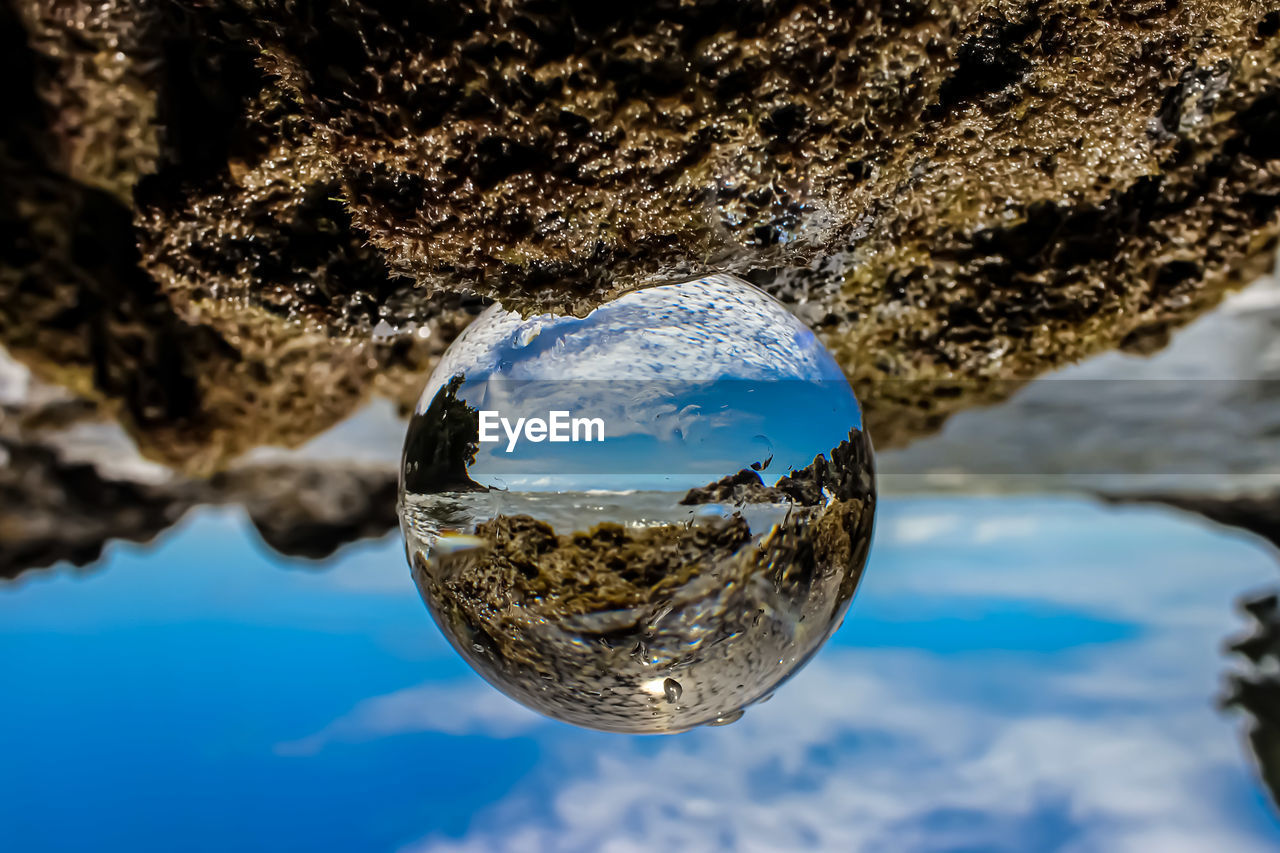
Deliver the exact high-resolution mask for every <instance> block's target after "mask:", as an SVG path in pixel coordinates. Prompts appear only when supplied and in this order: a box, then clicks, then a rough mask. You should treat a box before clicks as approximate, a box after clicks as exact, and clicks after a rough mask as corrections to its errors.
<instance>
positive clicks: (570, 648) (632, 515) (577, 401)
mask: <svg viewBox="0 0 1280 853" xmlns="http://www.w3.org/2000/svg"><path fill="white" fill-rule="evenodd" d="M874 508H875V487H874V477H873V471H872V457H871V448H870V444H869V442H868V441H867V438H866V436H865V435H864V434H863V432H862V430H861V416H860V413H859V410H858V405H857V401H856V400H855V399H854V396H853V393H852V391H851V390H850V388H849V385H848V382H847V381H846V380H845V378H844V376H843V374H842V373H841V371H840V370H839V368H838V367H837V366H836V365H835V363H834V362H833V361H832V359H831V357H830V355H829V354H828V353H827V352H826V351H825V350H824V349H823V348H822V346H821V344H820V343H819V342H818V341H817V340H816V338H815V337H814V336H813V334H812V332H810V331H809V330H808V329H807V328H805V327H804V326H803V324H801V323H800V322H799V321H798V320H796V319H795V318H794V317H793V316H792V315H791V314H789V313H788V312H787V311H786V310H785V309H784V308H782V306H781V305H779V304H778V303H777V302H775V301H774V300H772V299H771V298H770V297H768V296H767V295H765V294H763V293H761V292H760V291H758V290H756V289H755V288H753V287H751V286H750V285H748V284H746V283H745V282H742V281H741V280H739V279H736V278H733V277H731V276H712V277H708V278H704V279H699V280H697V281H691V282H685V283H682V284H674V285H662V286H656V287H650V288H645V289H642V290H637V291H633V292H631V293H628V294H626V295H624V296H622V297H620V298H619V299H617V300H615V301H614V302H611V303H608V304H606V305H604V306H601V307H600V308H598V309H597V310H596V311H594V312H593V313H592V314H590V315H588V316H587V317H585V318H574V317H553V316H548V315H544V316H538V317H532V318H521V317H520V316H519V315H516V314H513V313H511V312H507V311H504V310H502V309H501V308H499V307H497V306H495V307H493V308H490V309H489V310H488V311H486V312H485V313H484V314H483V315H481V317H479V318H478V319H477V320H476V322H475V323H473V324H472V325H471V326H470V327H469V328H468V329H467V331H466V332H465V333H464V334H463V335H462V336H461V337H460V338H459V339H458V340H457V341H456V342H455V343H454V345H453V347H451V348H450V350H449V352H448V353H446V354H445V356H444V358H443V360H442V361H441V364H440V366H439V367H438V369H437V370H436V372H435V374H434V375H433V376H432V378H431V380H430V381H429V383H428V385H427V388H426V390H425V392H424V394H423V396H422V399H421V401H420V402H419V406H418V410H417V412H416V413H415V415H414V416H413V419H412V421H411V424H410V429H409V434H408V436H407V438H406V444H405V453H404V459H403V465H402V477H401V501H400V513H401V522H402V526H403V529H404V532H405V536H406V543H407V548H408V554H409V559H410V562H411V564H412V566H413V574H414V579H415V581H416V583H417V584H418V586H419V589H420V590H421V592H422V596H423V599H424V600H425V601H426V603H427V605H428V607H429V608H430V610H431V612H432V614H433V616H434V617H435V618H436V620H437V622H438V623H439V624H440V626H441V628H442V630H443V631H444V633H445V635H446V636H447V637H448V638H449V640H450V642H451V643H453V645H454V646H455V647H456V648H457V649H458V651H459V652H460V653H461V654H462V655H463V656H464V657H465V658H466V659H467V660H468V662H469V663H470V664H471V665H472V666H473V667H475V668H476V670H477V671H478V672H480V674H481V675H483V676H484V677H485V678H486V679H488V680H489V681H490V682H491V683H493V684H494V685H495V686H496V687H498V688H499V689H500V690H502V691H504V692H506V693H507V694H508V695H510V696H512V697H513V698H515V699H517V700H519V701H521V702H523V703H525V704H526V705H529V706H531V707H533V708H535V709H536V710H538V711H541V712H543V713H545V714H548V715H549V716H552V717H556V718H558V719H562V720H565V721H568V722H571V723H575V724H578V725H583V726H588V727H592V728H599V729H606V730H610V731H622V732H671V731H680V730H683V729H687V728H690V727H692V726H697V725H704V724H715V723H721V724H723V723H727V722H732V721H733V720H734V719H736V718H737V717H738V716H741V710H742V709H743V708H744V707H745V706H747V705H749V704H751V703H752V702H755V701H759V700H761V699H763V698H767V696H768V695H769V694H770V693H771V692H772V691H773V690H774V689H775V688H776V687H777V685H778V684H779V683H781V682H782V681H783V680H785V679H786V678H787V677H788V676H790V675H792V674H793V673H794V672H795V671H796V670H797V669H798V668H799V667H800V666H802V665H803V664H804V662H805V661H806V660H808V658H809V657H811V656H812V655H813V654H814V653H815V652H816V651H817V649H818V648H819V647H820V646H821V645H822V643H823V642H824V641H825V640H826V638H827V637H828V636H829V635H830V634H831V632H832V631H833V630H834V629H835V627H836V626H837V625H838V624H839V622H840V620H841V618H842V616H843V614H844V611H845V610H846V609H847V607H848V605H849V601H850V599H851V598H852V596H853V593H854V590H855V588H856V586H857V583H858V581H859V579H860V577H861V574H862V569H863V566H864V564H865V561H866V556H867V549H868V546H869V544H870V538H871V528H872V519H873V516H874Z"/></svg>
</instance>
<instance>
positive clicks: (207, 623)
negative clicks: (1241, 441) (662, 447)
mask: <svg viewBox="0 0 1280 853" xmlns="http://www.w3.org/2000/svg"><path fill="white" fill-rule="evenodd" d="M1277 577H1278V575H1277V572H1276V561H1275V558H1274V556H1273V555H1272V554H1271V553H1269V552H1268V551H1266V550H1265V549H1263V548H1262V547H1261V546H1259V545H1257V544H1255V543H1254V542H1252V541H1250V540H1248V539H1246V538H1242V537H1240V536H1237V535H1234V534H1230V533H1224V532H1222V531H1220V530H1217V529H1213V528H1209V527H1206V526H1204V525H1202V524H1200V523H1197V522H1195V521H1193V520H1191V519H1189V518H1188V517H1186V516H1181V515H1177V514H1174V513H1170V512H1166V511H1162V510H1158V509H1149V508H1112V507H1102V506H1098V505H1095V504H1093V503H1090V502H1087V501H1080V500H1070V499H1048V498H1046V499H1034V498H1018V499H1012V498H1010V499H994V498H983V499H978V498H918V499H899V500H890V501H885V502H883V503H882V511H881V516H880V519H879V522H878V527H877V541H876V544H875V546H874V547H873V549H872V557H871V561H870V564H869V566H868V569H867V573H866V576H865V580H864V583H863V586H862V588H861V590H860V591H859V594H858V598H857V600H856V601H855V602H854V604H853V607H852V609H851V610H850V612H849V615H848V617H847V620H846V623H845V625H844V627H843V628H842V629H841V630H840V631H839V632H838V633H837V634H836V636H835V637H834V638H833V641H832V642H831V644H830V645H829V646H828V647H827V648H826V649H825V650H824V651H823V652H822V653H821V654H819V655H818V657H817V659H816V660H815V661H814V662H813V663H812V664H811V665H810V666H809V667H808V668H807V669H806V670H805V671H804V672H802V673H801V674H800V675H799V676H798V677H797V678H796V679H794V680H793V681H791V682H789V683H788V684H786V685H784V686H783V687H782V688H781V689H780V690H779V691H778V693H777V695H776V696H775V697H774V698H773V699H772V700H771V701H769V702H768V703H766V704H763V705H759V706H756V707H753V708H751V709H748V713H747V714H746V716H745V717H744V718H743V719H742V720H741V721H740V722H738V723H735V724H734V725H731V726H727V727H724V728H716V729H706V730H701V731H695V732H692V733H689V734H686V735H680V736H675V737H665V738H629V737H621V736H615V735H605V734H599V733H593V732H586V731H580V730H576V729H573V728H571V727H569V726H565V725H563V724H559V723H554V722H551V721H547V720H544V719H542V718H540V717H538V716H536V715H534V714H533V713H531V712H529V711H526V710H525V709H523V708H521V707H520V706H518V705H516V704H515V703H513V702H510V701H509V700H507V699H506V698H505V697H503V696H501V695H500V694H498V693H496V692H495V691H493V690H492V689H491V688H489V687H488V686H487V685H485V684H484V683H483V682H481V681H480V680H479V679H478V678H477V677H476V676H474V675H473V674H472V673H471V672H470V671H469V670H468V669H467V668H466V666H465V665H464V664H462V663H461V661H459V660H458V659H457V657H456V656H455V655H454V653H453V652H452V650H451V649H450V648H449V647H448V645H447V644H446V643H445V641H444V640H443V638H442V637H441V636H440V634H439V632H438V631H437V630H436V629H435V627H434V625H432V624H431V622H430V619H429V617H428V616H427V613H426V611H425V608H424V607H423V606H422V604H421V602H420V601H419V600H418V598H417V593H416V591H415V590H414V588H413V585H412V583H411V582H410V581H409V578H408V572H407V568H406V567H405V565H404V556H403V547H402V545H401V544H400V543H399V542H398V541H397V540H396V539H395V538H394V537H388V538H387V539H385V540H382V541H379V542H376V543H370V544H366V545H362V546H358V547H356V548H353V549H350V550H348V551H346V552H344V553H343V554H342V555H340V556H339V557H338V558H337V559H336V560H334V561H331V562H329V563H326V564H322V565H321V566H318V567H317V566H314V565H312V564H302V563H282V562H280V561H278V560H277V559H274V558H272V557H271V556H269V555H268V554H267V553H266V552H265V551H264V550H263V549H262V548H261V546H260V545H258V543H257V542H256V540H255V539H254V537H253V534H252V533H251V532H250V531H248V530H247V529H246V526H245V525H244V524H243V522H242V520H241V519H240V518H239V517H238V516H236V515H234V514H229V513H223V512H201V513H198V514H196V515H193V516H192V517H190V518H189V519H188V520H187V521H186V522H185V523H184V524H183V525H182V526H181V527H180V528H179V529H177V530H175V531H172V532H171V533H170V534H168V535H167V536H165V537H164V538H163V539H162V540H161V541H160V542H159V543H158V544H156V545H155V546H154V547H151V548H139V547H135V546H124V547H118V548H115V549H113V550H112V551H111V552H110V554H109V556H108V559H107V560H106V561H105V562H104V563H103V564H102V565H100V566H99V567H97V568H96V569H93V570H90V571H87V572H76V571H74V570H71V569H63V570H58V571H54V572H43V573H32V574H30V575H28V576H27V577H26V578H24V579H23V580H22V581H20V582H17V583H14V584H9V585H4V586H0V680H2V682H0V683H3V684H4V685H5V696H6V699H7V700H8V701H6V702H4V703H0V756H2V758H0V790H3V791H4V792H5V793H4V796H3V797H0V846H3V847H4V848H5V849H13V850H22V851H61V850H67V851H70V850H75V851H81V850H86V849H94V850H108V851H110V850H129V851H150V850H156V851H160V850H164V851H170V850H174V849H182V850H192V851H201V850H219V851H224V850H227V849H239V850H271V851H289V850H335V851H352V850H361V851H364V850H370V851H383V850H385V851H423V853H426V851H431V853H436V851H449V850H455V851H456V850H475V851H489V850H495V851H500V850H513V851H514V850H584V851H586V850H603V849H608V850H617V851H626V850H633V849H634V850H641V849H643V850H646V851H652V850H654V849H668V848H673V849H717V848H719V849H735V850H776V849H820V850H870V851H875V850H893V851H912V850H922V851H930V850H963V849H984V850H985V849H1011V850H1025V849H1061V850H1095V849H1107V850H1126V849H1132V850H1147V849H1160V850H1172V849H1183V850H1200V849H1231V850H1236V851H1246V850H1251V849H1268V848H1272V847H1274V846H1275V845H1276V843H1277V842H1280V826H1278V825H1277V821H1276V820H1275V818H1274V817H1273V816H1272V815H1271V813H1270V811H1269V809H1268V807H1267V806H1266V804H1265V798H1264V796H1263V794H1262V793H1261V792H1260V790H1259V787H1258V785H1257V784H1256V782H1255V781H1254V778H1253V775H1252V770H1251V768H1250V766H1249V764H1248V761H1247V758H1246V755H1245V753H1244V751H1243V745H1242V743H1241V723H1240V721H1239V720H1238V719H1237V718H1234V717H1231V716H1224V715H1222V714H1220V713H1219V712H1217V711H1216V710H1215V708H1214V706H1213V702H1214V698H1215V696H1216V694H1217V692H1218V690H1219V686H1220V679H1221V675H1222V673H1223V671H1224V669H1225V668H1226V667H1227V666H1228V665H1229V664H1228V662H1227V661H1225V660H1224V659H1223V658H1222V657H1221V653H1220V648H1221V644H1222V642H1223V640H1224V638H1226V637H1227V636H1229V635H1231V634H1232V633H1234V632H1237V631H1239V630H1240V629H1241V627H1242V622H1241V620H1240V618H1239V617H1238V616H1237V614H1236V613H1235V611H1234V610H1233V601H1234V600H1235V599H1236V598H1237V597H1238V596H1239V595H1241V594H1243V593H1245V592H1248V591H1250V590H1252V589H1257V588H1260V587H1263V586H1266V585H1268V584H1271V583H1274V582H1275V581H1276V580H1277Z"/></svg>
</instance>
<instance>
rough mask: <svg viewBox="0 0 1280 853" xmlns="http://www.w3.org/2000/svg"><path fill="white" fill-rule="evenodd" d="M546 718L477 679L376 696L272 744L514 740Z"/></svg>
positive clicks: (293, 751) (307, 746)
mask: <svg viewBox="0 0 1280 853" xmlns="http://www.w3.org/2000/svg"><path fill="white" fill-rule="evenodd" d="M545 723H546V720H545V718H543V717H541V716H539V715H538V714H535V713H534V712H533V711H530V710H529V709H528V708H525V707H524V706H523V705H519V704H517V703H516V702H513V701H512V700H510V699H508V698H507V697H506V696H503V695H502V694H501V693H499V692H497V691H496V690H493V689H492V688H490V687H489V686H488V685H486V684H483V683H481V682H479V681H478V680H477V681H470V680H468V681H466V682H462V683H459V684H454V685H450V684H426V685H422V686H419V687H410V688H407V689H404V690H398V691H396V692H395V693H389V694H387V695H385V696H375V697H373V698H372V699H366V700H364V701H363V702H361V703H360V704H358V705H356V707H354V708H353V709H351V711H350V712H348V713H347V714H344V715H343V716H341V717H339V718H338V719H337V720H334V721H333V722H332V723H330V724H329V725H328V726H326V727H325V728H324V729H322V730H321V731H319V732H317V733H315V734H313V735H310V736H308V737H304V738H302V739H300V740H295V741H287V742H285V743H281V744H278V745H277V746H276V752H277V753H279V754H281V755H314V754H315V753H317V752H319V751H320V750H321V749H323V748H324V747H326V746H328V745H329V744H332V743H359V742H363V741H369V740H375V739H377V738H379V737H386V736H389V735H399V734H409V733H413V732H441V733H443V734H451V735H464V734H473V733H482V734H484V735H487V736H489V737H500V738H505V737H514V736H516V735H519V734H523V733H525V732H527V731H529V730H531V729H533V728H536V727H538V726H540V725H543V724H545Z"/></svg>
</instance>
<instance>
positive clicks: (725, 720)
mask: <svg viewBox="0 0 1280 853" xmlns="http://www.w3.org/2000/svg"><path fill="white" fill-rule="evenodd" d="M742 714H743V711H742V709H741V708H739V709H737V710H736V711H730V712H729V713H727V714H721V715H720V716H718V717H716V718H715V719H714V720H712V721H711V722H709V723H707V725H708V726H727V725H729V724H730V723H736V722H738V720H741V719H742ZM752 719H755V718H754V717H752Z"/></svg>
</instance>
